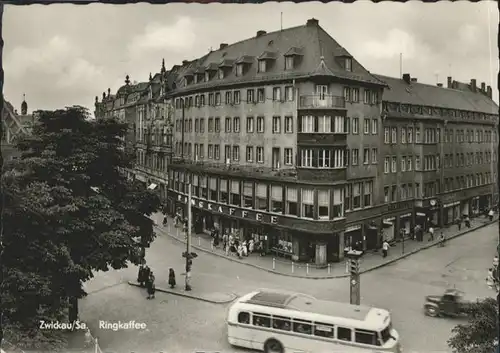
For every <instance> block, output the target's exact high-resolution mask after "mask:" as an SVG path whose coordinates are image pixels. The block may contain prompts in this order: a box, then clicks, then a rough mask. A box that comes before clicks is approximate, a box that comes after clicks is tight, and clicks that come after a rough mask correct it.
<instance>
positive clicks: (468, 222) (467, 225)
mask: <svg viewBox="0 0 500 353" xmlns="http://www.w3.org/2000/svg"><path fill="white" fill-rule="evenodd" d="M465 226H466V227H467V228H470V218H469V216H467V217H465Z"/></svg>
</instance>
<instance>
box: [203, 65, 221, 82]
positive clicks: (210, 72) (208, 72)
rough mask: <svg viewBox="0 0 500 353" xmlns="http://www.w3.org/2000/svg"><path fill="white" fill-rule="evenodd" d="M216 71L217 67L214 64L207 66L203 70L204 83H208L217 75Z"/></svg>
mask: <svg viewBox="0 0 500 353" xmlns="http://www.w3.org/2000/svg"><path fill="white" fill-rule="evenodd" d="M218 70H219V65H217V64H215V63H211V64H208V66H207V67H206V68H205V82H208V81H210V80H211V79H212V78H213V77H214V76H215V75H216V74H217V71H218Z"/></svg>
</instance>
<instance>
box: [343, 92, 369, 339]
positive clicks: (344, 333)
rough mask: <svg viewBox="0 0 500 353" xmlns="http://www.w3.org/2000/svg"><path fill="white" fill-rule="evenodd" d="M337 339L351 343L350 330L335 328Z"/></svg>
mask: <svg viewBox="0 0 500 353" xmlns="http://www.w3.org/2000/svg"><path fill="white" fill-rule="evenodd" d="M365 92H366V91H365ZM337 339H339V340H341V341H351V340H352V331H351V329H350V328H345V327H337Z"/></svg>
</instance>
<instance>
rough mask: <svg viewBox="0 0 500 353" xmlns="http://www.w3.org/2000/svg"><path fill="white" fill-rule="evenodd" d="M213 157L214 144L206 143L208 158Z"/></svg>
mask: <svg viewBox="0 0 500 353" xmlns="http://www.w3.org/2000/svg"><path fill="white" fill-rule="evenodd" d="M213 158H214V146H213V145H208V159H213Z"/></svg>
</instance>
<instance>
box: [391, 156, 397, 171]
mask: <svg viewBox="0 0 500 353" xmlns="http://www.w3.org/2000/svg"><path fill="white" fill-rule="evenodd" d="M397 171H398V166H397V159H396V157H392V163H391V172H393V173H396V172H397Z"/></svg>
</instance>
